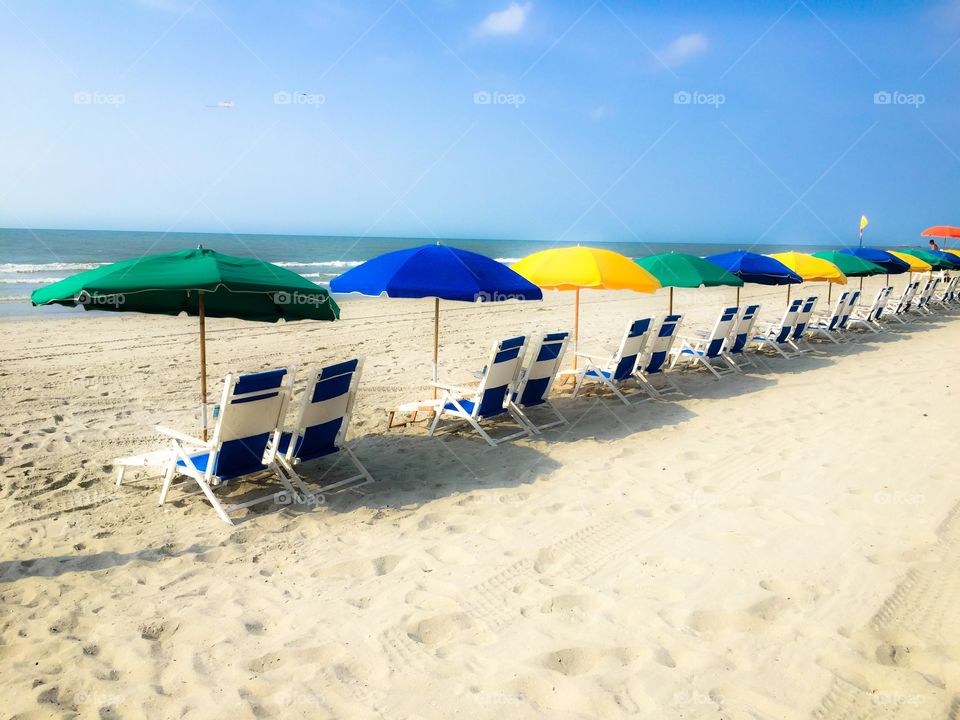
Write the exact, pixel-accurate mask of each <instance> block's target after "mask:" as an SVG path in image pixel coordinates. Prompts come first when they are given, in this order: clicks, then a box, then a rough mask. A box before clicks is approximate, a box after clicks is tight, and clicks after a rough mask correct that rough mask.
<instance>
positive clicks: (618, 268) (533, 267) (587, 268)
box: [511, 245, 660, 367]
mask: <svg viewBox="0 0 960 720" xmlns="http://www.w3.org/2000/svg"><path fill="white" fill-rule="evenodd" d="M511 268H512V269H513V270H514V271H515V272H517V273H519V274H520V275H522V276H523V277H525V278H526V279H527V280H529V281H530V282H532V283H533V284H534V285H537V286H539V287H541V288H543V289H545V290H573V291H575V293H576V299H575V303H574V314H573V343H574V350H576V347H577V343H578V340H579V337H580V290H581V289H583V288H588V289H592V290H635V291H636V292H654V291H656V290H659V289H660V282H659V281H658V280H657V279H656V278H655V277H654V276H653V275H651V274H650V273H649V272H647V271H646V270H644V269H643V268H642V267H640V266H639V265H637V264H636V263H635V262H634V261H633V260H631V259H630V258H628V257H626V256H625V255H621V254H620V253H616V252H613V251H612V250H601V249H600V248H592V247H581V246H579V245H578V246H576V247H565V248H554V249H552V250H541V251H540V252H535V253H533V255H527V257H525V258H523V259H522V260H519V261H517V262H516V263H514V264H513V265H511ZM576 364H577V363H576V356H574V367H576Z"/></svg>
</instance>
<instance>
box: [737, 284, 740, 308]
mask: <svg viewBox="0 0 960 720" xmlns="http://www.w3.org/2000/svg"><path fill="white" fill-rule="evenodd" d="M737 307H740V288H739V287H738V288H737Z"/></svg>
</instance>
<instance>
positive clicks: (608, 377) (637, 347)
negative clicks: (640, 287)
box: [573, 318, 651, 405]
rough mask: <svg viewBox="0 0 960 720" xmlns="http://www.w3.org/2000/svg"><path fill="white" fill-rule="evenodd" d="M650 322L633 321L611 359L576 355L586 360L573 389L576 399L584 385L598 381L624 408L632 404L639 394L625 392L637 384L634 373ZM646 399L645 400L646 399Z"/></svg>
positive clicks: (645, 320) (647, 336)
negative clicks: (628, 384) (632, 382)
mask: <svg viewBox="0 0 960 720" xmlns="http://www.w3.org/2000/svg"><path fill="white" fill-rule="evenodd" d="M650 323H651V319H650V318H643V319H642V320H634V321H633V322H632V323H630V325H629V326H628V327H627V330H626V332H624V334H623V338H622V339H621V340H620V346H619V347H618V348H617V351H616V352H615V353H613V354H612V355H610V356H609V357H606V358H601V357H600V356H597V355H588V354H587V353H577V357H578V358H583V359H584V360H585V361H586V364H585V365H584V366H583V367H582V368H579V369H578V370H577V371H576V377H577V384H576V386H575V387H574V388H573V396H574V397H576V396H577V394H578V393H579V392H580V388H581V387H583V383H585V382H588V381H589V382H596V383H600V384H601V385H603V386H604V387H605V388H607V389H608V390H610V392H612V393H613V394H614V395H616V396H617V397H618V398H620V400H621V401H622V402H623V403H624V404H625V405H630V404H631V400H630V397H632V396H633V395H634V394H637V393H632V394H630V395H627V394H625V393H624V392H623V387H624V385H625V383H627V382H629V381H631V380H632V381H634V382H635V381H636V376H635V375H634V371H635V370H636V367H637V362H638V361H639V359H640V356H641V355H642V354H643V350H644V348H645V347H646V345H647V340H648V338H649V334H650ZM643 399H644V400H645V399H646V397H644V398H643Z"/></svg>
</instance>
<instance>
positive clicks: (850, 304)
mask: <svg viewBox="0 0 960 720" xmlns="http://www.w3.org/2000/svg"><path fill="white" fill-rule="evenodd" d="M858 302H860V291H859V290H851V291H850V299H849V300H848V301H847V307H846V308H845V309H844V311H843V314H842V315H841V316H840V322H839V324H838V325H837V330H838V331H839V332H840V333H841V335H840V340H842V341H843V342H846V341H847V340H848V339H849V338H850V332H849V330H850V315H852V314H853V309H854V308H855V307H856V306H857V303H858Z"/></svg>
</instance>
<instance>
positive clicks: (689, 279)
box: [635, 253, 743, 315]
mask: <svg viewBox="0 0 960 720" xmlns="http://www.w3.org/2000/svg"><path fill="white" fill-rule="evenodd" d="M635 262H636V263H637V264H638V265H639V266H640V267H642V268H643V269H644V270H646V271H647V272H649V273H650V274H651V275H653V276H654V277H655V278H656V279H657V280H658V281H659V282H660V285H662V286H663V287H669V288H670V308H669V312H670V314H671V315H672V314H673V289H674V288H675V287H684V288H696V287H719V286H721V285H729V286H733V287H743V280H741V279H740V278H738V277H737V276H736V275H734V274H732V273H729V272H727V271H726V270H724V269H723V268H722V267H720V266H719V265H715V264H714V263H712V262H710V261H709V260H704V259H703V258H701V257H697V256H696V255H688V254H686V253H661V254H659V255H649V256H647V257H643V258H637V259H636V261H635Z"/></svg>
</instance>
